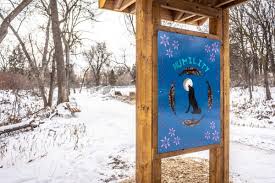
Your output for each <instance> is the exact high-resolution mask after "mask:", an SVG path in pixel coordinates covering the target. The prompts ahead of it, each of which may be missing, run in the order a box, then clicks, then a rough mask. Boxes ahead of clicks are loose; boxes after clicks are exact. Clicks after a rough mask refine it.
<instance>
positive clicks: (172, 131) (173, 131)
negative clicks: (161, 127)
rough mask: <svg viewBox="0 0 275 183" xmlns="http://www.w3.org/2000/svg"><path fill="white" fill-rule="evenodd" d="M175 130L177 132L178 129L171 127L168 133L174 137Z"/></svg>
mask: <svg viewBox="0 0 275 183" xmlns="http://www.w3.org/2000/svg"><path fill="white" fill-rule="evenodd" d="M175 132H176V130H175V129H174V128H169V132H168V134H169V135H170V136H171V137H173V136H175Z"/></svg>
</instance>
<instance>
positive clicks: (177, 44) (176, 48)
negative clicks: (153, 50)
mask: <svg viewBox="0 0 275 183" xmlns="http://www.w3.org/2000/svg"><path fill="white" fill-rule="evenodd" d="M172 46H173V48H174V50H178V49H179V46H180V44H179V42H178V41H173V43H172Z"/></svg>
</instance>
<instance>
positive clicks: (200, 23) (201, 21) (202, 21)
mask: <svg viewBox="0 0 275 183" xmlns="http://www.w3.org/2000/svg"><path fill="white" fill-rule="evenodd" d="M207 20H208V17H204V18H203V19H201V20H199V21H198V26H201V25H203V24H204V23H205V22H206V21H207Z"/></svg>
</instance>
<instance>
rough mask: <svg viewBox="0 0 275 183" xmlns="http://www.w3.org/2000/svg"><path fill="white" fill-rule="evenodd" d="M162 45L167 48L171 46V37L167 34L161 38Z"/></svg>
mask: <svg viewBox="0 0 275 183" xmlns="http://www.w3.org/2000/svg"><path fill="white" fill-rule="evenodd" d="M160 44H162V45H164V46H165V47H166V46H167V45H169V37H167V36H166V35H165V34H163V36H160Z"/></svg>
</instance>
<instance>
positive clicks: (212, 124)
mask: <svg viewBox="0 0 275 183" xmlns="http://www.w3.org/2000/svg"><path fill="white" fill-rule="evenodd" d="M210 128H211V129H215V128H216V124H215V122H214V121H211V122H210Z"/></svg>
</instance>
